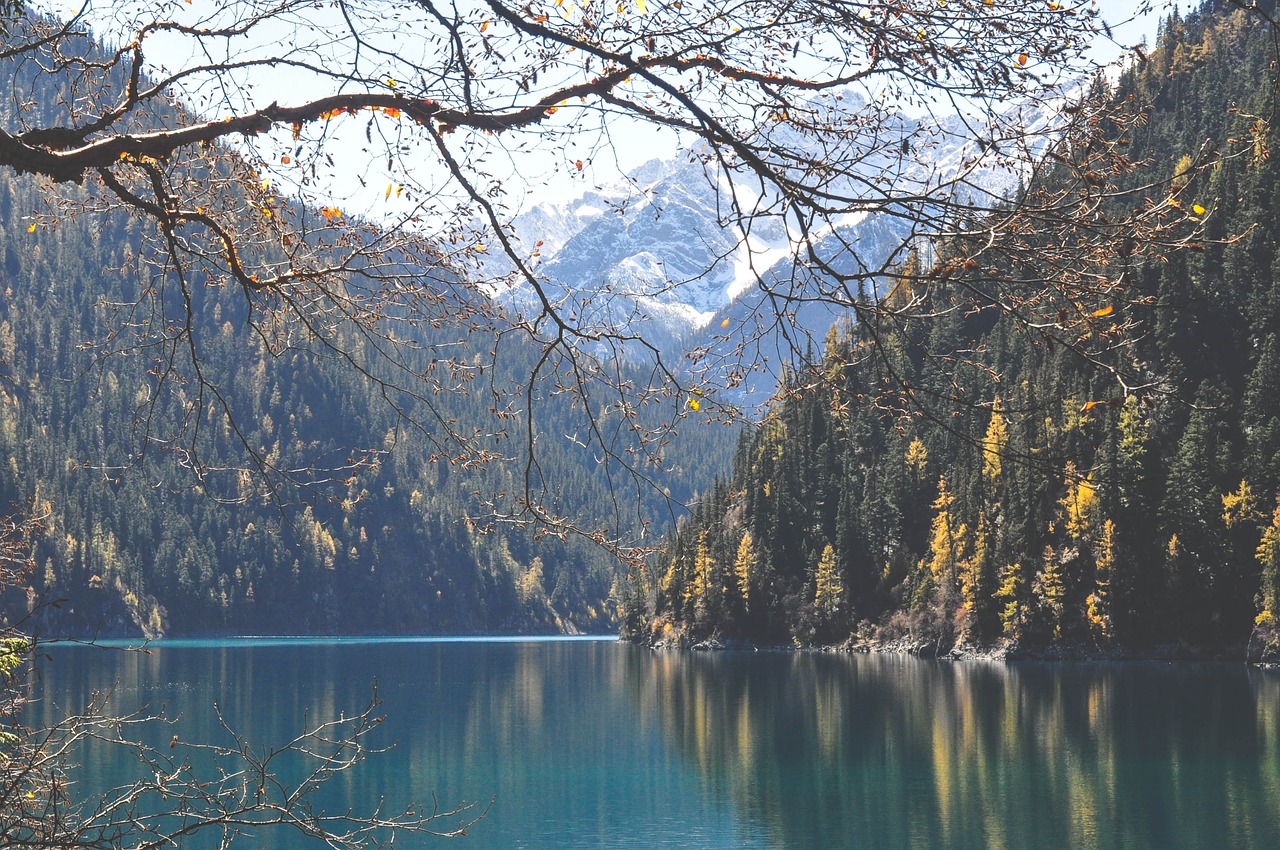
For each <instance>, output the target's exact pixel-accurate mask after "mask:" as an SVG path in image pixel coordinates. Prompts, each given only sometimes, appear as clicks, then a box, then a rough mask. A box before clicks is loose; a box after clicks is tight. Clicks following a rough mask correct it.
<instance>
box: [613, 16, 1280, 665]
mask: <svg viewBox="0 0 1280 850" xmlns="http://www.w3.org/2000/svg"><path fill="white" fill-rule="evenodd" d="M1274 39H1275V32H1274V31H1273V30H1272V29H1271V28H1270V27H1269V25H1268V24H1267V22H1266V21H1264V20H1263V19H1262V18H1261V17H1259V16H1256V15H1253V14H1251V13H1249V12H1246V11H1244V10H1241V9H1239V8H1237V7H1235V6H1234V5H1232V4H1227V3H1222V2H1211V3H1208V4H1206V6H1205V7H1204V8H1203V9H1201V10H1200V11H1198V12H1196V13H1193V14H1191V15H1189V16H1187V17H1185V18H1177V17H1174V18H1171V19H1169V20H1167V21H1166V22H1165V23H1164V24H1163V26H1162V28H1161V32H1160V35H1159V38H1158V42H1157V44H1156V45H1155V47H1154V49H1151V50H1149V51H1145V52H1144V53H1143V54H1142V56H1141V57H1140V58H1139V59H1137V60H1135V61H1134V63H1133V64H1132V65H1131V66H1130V67H1129V68H1128V69H1127V70H1126V71H1125V73H1124V74H1123V75H1122V76H1121V77H1120V79H1119V80H1118V81H1116V82H1115V83H1114V84H1109V83H1105V82H1103V81H1099V82H1098V83H1097V84H1096V87H1097V89H1098V90H1097V91H1095V92H1094V95H1095V97H1097V96H1102V97H1104V98H1105V99H1106V100H1107V101H1108V102H1110V103H1111V104H1113V105H1115V107H1116V108H1121V109H1124V110H1140V111H1142V112H1143V114H1144V116H1145V120H1144V121H1143V122H1142V123H1140V124H1139V126H1138V127H1137V128H1136V130H1135V131H1134V132H1132V134H1131V135H1130V136H1128V137H1125V138H1113V139H1110V140H1109V144H1111V145H1112V146H1114V147H1115V148H1116V149H1120V150H1123V151H1124V155H1125V156H1127V158H1128V159H1129V160H1131V161H1132V162H1133V163H1135V164H1136V166H1137V167H1135V168H1134V169H1133V170H1132V171H1131V172H1128V173H1123V174H1098V173H1092V172H1086V174H1085V180H1086V182H1095V183H1097V184H1098V185H1101V184H1102V183H1103V182H1104V181H1113V182H1115V183H1116V184H1118V185H1125V184H1126V183H1127V184H1128V185H1131V186H1132V185H1137V184H1138V183H1139V182H1142V183H1150V185H1151V186H1152V187H1153V188H1152V190H1151V191H1152V195H1151V198H1150V200H1149V204H1150V205H1151V207H1152V208H1153V209H1155V208H1156V207H1157V206H1159V208H1160V209H1161V210H1163V211H1164V212H1165V213H1167V214H1169V215H1181V216H1185V219H1186V221H1185V223H1186V226H1187V227H1188V228H1201V227H1202V228H1203V229H1202V233H1201V234H1200V236H1201V238H1200V239H1199V240H1198V241H1195V242H1192V243H1190V244H1189V245H1188V246H1186V247H1185V248H1181V249H1174V248H1170V249H1169V250H1164V249H1162V248H1161V247H1160V246H1154V248H1153V249H1152V250H1149V251H1145V252H1135V254H1134V256H1133V258H1132V263H1131V264H1130V266H1129V267H1127V268H1115V269H1110V270H1109V273H1110V274H1112V275H1116V276H1123V278H1122V279H1123V281H1124V284H1125V289H1124V292H1125V296H1126V297H1124V298H1123V299H1117V300H1113V301H1107V302H1099V303H1094V304H1082V305H1081V309H1082V310H1083V311H1084V312H1083V313H1082V315H1083V317H1084V319H1085V321H1083V322H1080V323H1079V327H1080V328H1081V329H1082V330H1081V333H1088V334H1093V335H1095V336H1094V337H1093V338H1092V340H1093V341H1095V342H1096V341H1106V342H1109V343H1110V344H1109V345H1107V346H1103V347H1104V348H1105V349H1106V350H1107V351H1106V354H1105V355H1104V356H1102V357H1100V358H1098V360H1097V362H1089V361H1088V359H1086V358H1084V357H1082V356H1080V348H1078V347H1076V346H1073V345H1070V344H1069V343H1070V340H1068V341H1067V342H1068V344H1066V345H1064V344H1061V341H1060V340H1059V341H1055V340H1053V339H1050V338H1049V336H1048V335H1047V334H1045V335H1041V334H1039V333H1037V332H1036V323H1035V320H1034V315H1033V316H1032V319H1031V321H1029V322H1020V323H1015V322H1014V321H1012V320H1011V319H1010V317H1009V315H1008V313H1007V312H1002V311H1000V310H997V309H994V308H995V306H996V305H993V304H991V303H985V304H984V303H982V301H981V300H980V298H975V293H980V292H981V286H980V285H974V286H969V285H967V283H968V281H969V280H974V281H976V280H977V277H976V276H977V275H980V274H981V272H980V271H979V270H971V269H968V268H967V267H964V266H956V265H954V264H953V265H950V266H948V264H947V259H946V258H947V248H946V246H942V247H941V249H940V251H941V259H940V260H939V266H938V267H935V268H934V269H933V270H932V271H930V270H929V269H914V270H913V269H907V270H906V271H907V272H912V271H918V272H919V274H918V275H915V276H914V278H911V277H910V276H908V279H907V280H906V281H905V282H904V283H903V284H901V285H900V287H899V289H898V290H896V291H895V292H894V293H892V294H890V295H889V296H888V297H889V298H890V299H893V298H900V299H903V300H904V301H905V300H909V299H925V300H926V304H925V306H926V309H924V310H921V311H918V312H922V313H928V314H929V315H930V316H931V318H929V319H904V320H902V321H901V322H895V321H893V320H892V317H881V318H880V319H878V320H875V321H870V322H864V323H859V324H845V325H842V326H839V327H837V328H835V329H833V331H832V333H831V334H830V336H829V337H828V340H827V345H826V350H825V351H824V352H821V353H815V355H814V357H813V363H812V364H811V365H810V366H808V367H805V368H803V369H797V370H796V371H795V373H793V374H792V376H791V378H790V380H789V385H788V387H787V388H786V389H785V390H784V391H783V392H782V393H780V394H779V396H778V397H777V398H776V399H775V401H774V403H773V405H772V407H771V409H770V412H769V415H768V417H767V419H766V420H765V421H764V422H763V423H762V425H761V426H760V427H759V428H758V430H757V431H756V432H755V433H754V434H753V435H751V436H749V437H746V438H744V440H743V442H742V443H741V445H740V447H739V449H738V453H737V457H736V460H735V463H734V468H733V473H732V476H731V478H729V479H728V480H726V481H723V482H722V483H720V484H718V485H717V486H716V487H715V488H714V489H713V490H711V491H710V492H708V493H707V494H706V495H705V496H704V497H703V499H702V501H701V503H700V505H699V507H698V508H697V510H696V512H695V515H694V516H693V517H692V519H691V520H690V521H689V522H687V523H684V524H683V525H682V526H681V527H680V529H679V531H678V532H677V533H676V534H675V535H674V537H673V539H672V540H671V542H670V545H669V550H668V552H667V553H666V555H665V556H664V557H663V558H662V559H661V560H659V561H657V562H655V563H654V564H653V565H652V567H651V569H650V571H649V572H648V573H647V574H638V575H637V578H636V581H635V583H634V584H633V586H632V588H631V592H630V595H629V598H628V603H627V606H626V607H627V613H626V618H625V619H626V621H625V625H624V630H625V632H626V633H627V634H628V635H629V636H632V637H634V638H637V639H642V640H654V641H659V640H682V641H686V642H688V641H694V640H700V639H704V638H708V637H719V638H722V639H728V638H746V639H752V640H758V641H768V642H780V643H791V642H794V643H798V644H802V645H809V644H833V643H840V642H843V641H845V640H847V639H850V637H851V636H853V637H854V638H855V639H869V640H889V639H895V638H899V637H908V636H909V638H910V640H911V641H912V642H914V643H916V644H917V645H919V644H924V643H929V644H936V645H939V646H942V647H946V646H950V645H951V644H953V643H956V642H962V643H963V642H968V643H974V644H991V643H994V642H997V641H1000V640H1002V639H1009V640H1012V641H1017V642H1018V645H1020V646H1022V647H1026V646H1036V645H1040V646H1043V645H1048V644H1075V645H1082V644H1083V645H1095V646H1108V645H1110V646H1121V647H1128V648H1140V647H1149V646H1154V645H1168V644H1179V643H1181V644H1187V645H1195V646H1202V647H1230V648H1233V649H1236V650H1239V649H1242V648H1244V647H1245V646H1246V644H1247V643H1250V642H1251V644H1252V646H1253V648H1254V650H1255V651H1256V650H1257V649H1258V648H1259V647H1261V646H1263V645H1266V644H1271V645H1272V646H1274V645H1275V643H1276V641H1277V639H1278V636H1280V631H1278V630H1277V617H1278V616H1280V509H1277V496H1278V495H1280V276H1278V275H1280V254H1278V253H1277V235H1278V233H1277V231H1278V229H1280V158H1278V155H1277V152H1276V141H1275V138H1276V137H1275V131H1276V126H1277V115H1276V94H1277V89H1276V61H1277V55H1276V52H1275V51H1276V48H1275V40H1274ZM1092 156H1093V149H1091V148H1084V147H1079V148H1078V147H1073V146H1072V145H1071V144H1070V143H1067V144H1064V146H1063V147H1062V148H1060V149H1059V150H1057V151H1055V152H1054V157H1055V158H1056V159H1057V161H1058V162H1059V163H1060V164H1059V165H1055V166H1054V168H1055V169H1057V170H1058V171H1059V173H1061V171H1062V170H1063V169H1067V168H1072V169H1075V170H1076V171H1077V172H1079V171H1082V170H1085V169H1088V168H1089V167H1091V166H1090V163H1091V158H1092ZM1202 163H1204V164H1207V167H1206V168H1205V169H1204V170H1197V168H1196V166H1198V165H1199V164H1202ZM1053 179H1054V176H1053V174H1052V173H1049V174H1048V175H1047V176H1045V177H1044V178H1042V180H1043V182H1042V183H1041V184H1040V185H1039V186H1037V185H1032V186H1031V187H1029V189H1028V191H1035V190H1036V189H1037V188H1044V187H1046V186H1052V181H1053ZM1104 214H1105V211H1104ZM1031 308H1032V309H1034V305H1031ZM1049 318H1050V322H1049V323H1047V325H1048V324H1052V319H1053V318H1056V319H1058V322H1059V324H1061V322H1062V319H1063V317H1062V316H1061V315H1058V316H1056V317H1049ZM1091 350H1094V351H1096V350H1097V348H1096V347H1094V348H1092V349H1091ZM955 352H963V353H964V354H963V356H943V355H951V354H952V353H955ZM1117 375H1119V376H1122V377H1123V378H1124V381H1125V385H1121V383H1120V381H1118V380H1117V379H1116V377H1115V376H1117ZM1126 385H1127V386H1126Z"/></svg>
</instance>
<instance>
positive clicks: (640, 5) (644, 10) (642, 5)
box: [636, 0, 649, 15]
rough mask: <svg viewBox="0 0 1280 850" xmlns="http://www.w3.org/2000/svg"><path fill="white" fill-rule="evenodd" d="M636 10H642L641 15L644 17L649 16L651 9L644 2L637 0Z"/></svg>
mask: <svg viewBox="0 0 1280 850" xmlns="http://www.w3.org/2000/svg"><path fill="white" fill-rule="evenodd" d="M636 8H637V9H639V10H640V14H642V15H647V14H649V7H648V5H646V4H645V2H644V0H636Z"/></svg>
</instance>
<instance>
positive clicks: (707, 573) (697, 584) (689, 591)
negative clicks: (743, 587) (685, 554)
mask: <svg viewBox="0 0 1280 850" xmlns="http://www.w3.org/2000/svg"><path fill="white" fill-rule="evenodd" d="M711 571H712V558H711V549H710V547H709V546H708V545H707V533H706V532H705V531H700V532H698V548H697V550H696V553H695V554H694V556H693V576H692V577H691V579H690V581H689V583H688V584H687V585H685V588H684V601H685V604H686V605H691V606H693V607H695V608H698V607H705V606H706V604H707V593H708V591H709V590H710V589H711Z"/></svg>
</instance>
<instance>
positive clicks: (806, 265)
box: [489, 103, 1053, 403]
mask: <svg viewBox="0 0 1280 850" xmlns="http://www.w3.org/2000/svg"><path fill="white" fill-rule="evenodd" d="M841 108H842V109H845V110H847V109H848V108H849V104H848V103H843V104H841ZM1017 120H1018V121H1019V122H1020V123H1019V133H1025V132H1026V129H1027V127H1028V126H1030V127H1032V128H1035V129H1044V128H1049V127H1051V123H1052V120H1053V119H1052V113H1050V112H1048V111H1045V110H1041V111H1039V112H1037V113H1035V114H1032V115H1029V116H1026V115H1024V116H1019V117H1018V119H1017ZM962 129H963V128H961V127H959V126H957V127H956V128H954V131H948V130H947V129H946V128H945V127H944V128H943V129H942V130H937V129H934V130H932V131H926V130H925V129H923V128H922V126H921V125H920V124H919V123H918V122H915V121H913V120H911V119H908V118H905V117H900V118H897V119H895V120H892V121H888V122H882V123H881V125H880V130H879V132H878V133H876V134H875V135H874V136H867V135H865V134H864V135H862V136H858V137H852V136H851V137H850V138H849V140H847V141H838V142H837V143H836V146H835V147H833V146H831V145H830V143H829V144H828V147H827V148H826V149H823V150H820V151H814V155H815V157H818V156H820V157H823V158H824V161H829V162H833V163H836V164H838V165H841V166H843V165H844V164H845V163H847V164H848V165H847V167H843V168H837V169H833V176H832V177H831V178H830V180H831V182H830V183H829V184H827V185H828V187H829V188H830V189H831V190H832V191H833V192H835V193H838V194H843V195H846V196H849V197H860V198H861V197H865V198H867V200H868V203H867V205H866V207H865V208H860V209H857V208H855V209H850V210H848V211H847V212H841V211H839V210H836V211H835V212H834V213H833V214H832V215H831V216H829V217H827V218H826V219H825V220H824V221H822V222H820V224H821V225H822V226H821V227H820V228H818V229H816V230H811V231H810V232H808V233H807V234H805V235H804V237H803V238H801V237H800V236H799V235H798V234H797V233H796V232H794V228H792V229H790V230H789V228H788V226H787V225H786V224H784V222H783V220H782V219H781V217H779V216H777V215H769V214H765V215H761V216H755V217H746V216H744V215H743V213H744V212H746V211H750V210H753V209H766V210H767V209H768V208H769V207H770V204H769V202H768V199H767V198H766V199H762V198H761V197H760V196H759V195H755V194H751V192H750V190H749V189H747V188H745V187H746V186H747V185H748V183H747V182H746V181H734V182H732V183H731V182H730V181H728V180H727V179H726V178H725V176H724V175H723V174H722V173H717V172H716V171H715V169H714V168H712V167H710V166H708V165H707V164H706V163H705V162H704V157H703V156H700V150H699V149H694V150H691V151H687V152H685V153H684V154H682V155H680V156H677V157H675V158H673V159H671V160H666V161H659V160H654V161H651V162H649V163H647V164H646V165H644V166H642V167H641V168H639V169H637V170H636V171H634V172H632V173H631V174H630V175H628V176H627V178H626V179H625V180H622V181H619V182H618V183H616V184H614V185H609V186H603V187H599V188H597V189H594V190H592V191H588V192H586V193H584V194H583V195H582V196H581V197H579V198H576V199H575V200H573V201H571V202H568V203H560V204H555V203H543V204H539V205H537V206H534V207H532V208H530V209H528V210H527V211H525V212H523V213H521V214H520V215H519V216H517V217H516V218H515V220H514V230H515V234H516V237H517V240H518V244H519V245H520V246H521V249H522V250H524V251H525V252H526V253H527V255H528V256H530V257H531V264H530V268H531V269H532V271H533V273H534V274H535V275H536V277H537V278H538V280H539V281H540V288H541V289H542V292H543V294H544V295H545V296H546V297H547V298H549V299H550V300H551V301H552V302H553V303H554V304H556V305H557V307H558V309H559V310H560V311H561V312H562V314H563V315H565V316H567V317H570V318H571V319H572V320H573V321H574V322H575V323H576V324H577V325H578V326H580V327H585V328H588V329H598V330H617V331H621V332H625V333H630V334H636V335H639V336H643V337H644V339H645V340H646V341H648V342H649V343H650V344H652V345H654V346H656V347H657V348H658V349H659V350H660V351H661V352H662V354H663V356H664V357H666V358H668V359H669V360H672V361H674V360H676V359H678V358H679V357H681V356H683V355H685V354H686V353H687V352H691V351H698V352H700V353H701V355H702V363H703V368H704V369H708V370H709V371H710V372H711V373H712V374H711V375H710V376H709V382H711V383H715V384H718V385H725V384H729V385H734V386H735V387H736V392H735V395H736V396H737V398H736V399H735V400H736V401H747V402H750V403H755V402H757V401H760V400H762V399H763V398H764V397H767V396H768V395H769V394H770V393H771V392H772V390H773V388H774V386H775V384H776V379H777V373H778V370H779V369H780V367H781V366H782V365H783V364H786V363H789V362H792V361H793V360H794V358H795V356H796V355H797V354H801V355H802V354H803V353H804V352H805V350H806V349H807V348H812V349H815V350H818V351H820V350H821V342H822V339H823V337H824V336H825V334H826V331H827V329H828V328H829V327H830V325H831V324H832V322H833V321H835V319H837V318H838V317H839V315H840V314H841V312H842V311H841V309H840V308H838V307H835V306H831V303H824V302H839V301H840V300H841V299H842V296H843V297H844V298H845V299H846V300H847V299H848V298H849V297H853V296H857V295H858V294H859V293H856V292H852V293H850V292H844V293H841V292H839V291H836V290H835V288H834V285H826V292H825V293H824V292H823V288H824V283H823V281H822V279H821V276H820V275H818V274H817V273H816V272H815V271H814V269H813V268H812V265H813V264H812V263H810V262H808V260H809V258H810V257H812V256H814V255H816V256H819V257H822V258H823V260H824V262H825V264H826V265H827V266H828V267H829V268H835V269H837V270H839V271H842V272H844V273H847V274H852V275H858V276H866V277H867V281H865V282H864V284H865V285H866V286H868V290H867V291H869V292H871V294H872V295H874V290H875V288H876V282H875V277H874V276H875V272H877V271H878V270H880V269H882V268H884V267H885V266H886V264H888V265H892V264H894V263H897V262H901V261H902V260H903V259H905V255H906V249H907V248H908V247H909V245H910V244H912V243H913V242H916V241H919V240H920V239H921V238H922V236H921V234H920V233H919V232H918V231H917V229H916V228H915V227H914V219H915V218H916V216H915V215H914V214H913V213H912V212H911V211H907V210H904V209H903V208H902V207H900V206H898V205H896V204H894V203H891V202H889V201H888V200H887V199H888V197H889V190H888V188H887V187H888V186H890V185H892V186H893V187H894V190H895V191H897V192H901V189H902V187H903V186H904V185H907V184H914V185H915V186H918V187H919V188H920V191H921V193H929V192H933V193H938V192H955V193H969V194H970V195H979V194H985V195H987V196H988V200H989V199H990V197H992V196H994V197H999V196H1002V195H1004V194H1006V193H1008V192H1009V191H1011V189H1012V188H1013V186H1014V185H1016V182H1017V180H1018V178H1019V177H1020V176H1021V174H1020V173H1019V172H1018V171H1017V170H1016V169H1013V168H1009V167H1001V166H1000V165H999V164H998V162H997V159H996V157H995V156H992V155H987V154H985V153H984V152H985V151H987V150H988V148H989V147H990V145H989V143H987V142H983V143H982V144H978V143H976V142H975V141H974V140H973V139H972V138H971V136H970V135H969V134H968V133H966V132H962ZM1045 138H1048V134H1046V135H1045ZM779 143H780V144H785V145H788V146H789V148H790V149H792V150H794V149H798V148H799V149H803V145H804V144H805V140H803V139H800V138H788V139H779ZM908 150H911V151H912V155H911V156H903V154H904V153H906V152H907V151H908ZM882 191H883V193H884V198H883V199H877V198H876V194H877V193H878V192H882ZM878 200H883V201H884V203H883V205H882V206H881V207H880V208H879V209H878V210H877V209H876V207H875V205H876V203H877V201H878ZM503 262H504V260H503V259H502V258H490V263H491V264H492V265H491V267H490V269H489V271H490V272H493V271H495V270H498V269H500V268H502V265H501V264H502V263H503ZM506 268H509V266H507V267H506ZM824 294H825V296H826V297H825V298H824V297H822V296H823V295H824ZM866 294H867V292H866V291H864V292H863V293H861V295H862V296H864V297H865V295H866ZM815 296H819V297H817V298H816V299H815ZM498 297H499V300H501V301H502V302H503V303H504V304H505V305H506V306H508V307H510V308H513V309H515V310H517V311H520V312H522V313H525V314H526V315H530V316H532V315H536V314H537V312H538V310H539V308H540V299H539V297H538V295H537V293H535V291H534V289H533V287H531V286H530V285H529V284H528V282H527V281H525V282H516V283H515V284H514V285H512V286H511V287H510V288H508V289H506V290H505V291H503V292H502V293H501V294H500V295H499V296H498ZM780 313H781V314H782V316H783V321H781V322H779V321H778V316H779V314H780ZM744 339H745V340H747V341H748V346H747V348H746V349H745V350H744V349H743V348H742V347H741V341H742V340H744ZM611 350H612V351H614V352H615V353H616V352H617V351H618V350H619V349H618V348H617V347H614V348H613V349H611ZM621 350H622V354H623V356H634V357H641V356H646V355H647V353H648V352H647V350H646V349H642V348H641V347H640V346H636V347H635V348H634V349H628V348H627V347H626V346H625V345H624V346H623V347H622V349H621Z"/></svg>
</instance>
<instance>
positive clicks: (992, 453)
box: [982, 396, 1009, 483]
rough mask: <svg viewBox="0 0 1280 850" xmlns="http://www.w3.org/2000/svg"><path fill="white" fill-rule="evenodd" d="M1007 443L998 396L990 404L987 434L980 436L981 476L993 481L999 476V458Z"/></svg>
mask: <svg viewBox="0 0 1280 850" xmlns="http://www.w3.org/2000/svg"><path fill="white" fill-rule="evenodd" d="M1008 443H1009V426H1008V423H1006V422H1005V419H1004V405H1003V403H1002V402H1001V401H1000V397H999V396H996V400H995V401H994V402H993V403H992V405H991V423H990V424H989V425H988V426H987V435H986V436H985V437H983V438H982V477H983V478H985V479H986V480H987V481H988V482H991V483H995V481H997V480H998V479H999V478H1000V470H1001V458H1003V457H1004V450H1005V446H1007V445H1008Z"/></svg>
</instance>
